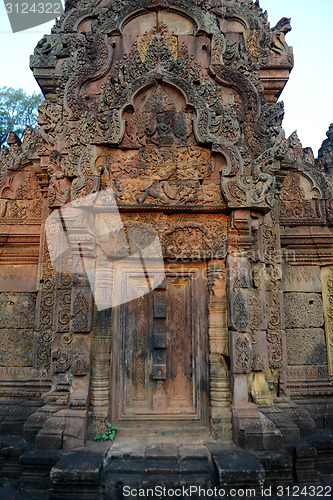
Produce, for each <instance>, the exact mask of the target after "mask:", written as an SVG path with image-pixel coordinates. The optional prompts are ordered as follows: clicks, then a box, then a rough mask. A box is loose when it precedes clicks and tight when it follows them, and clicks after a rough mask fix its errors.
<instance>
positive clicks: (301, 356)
mask: <svg viewBox="0 0 333 500" xmlns="http://www.w3.org/2000/svg"><path fill="white" fill-rule="evenodd" d="M286 340H287V356H288V363H289V364H290V365H311V364H323V363H326V360H327V352H326V342H325V332H324V330H323V329H322V328H297V329H294V330H286Z"/></svg>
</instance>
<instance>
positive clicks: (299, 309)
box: [284, 292, 324, 329]
mask: <svg viewBox="0 0 333 500" xmlns="http://www.w3.org/2000/svg"><path fill="white" fill-rule="evenodd" d="M284 312H285V322H286V328H288V329H289V328H311V327H314V328H320V327H322V326H323V324H324V313H323V303H322V299H321V296H320V295H319V294H317V293H296V292H289V293H285V294H284Z"/></svg>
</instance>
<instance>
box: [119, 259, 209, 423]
mask: <svg viewBox="0 0 333 500" xmlns="http://www.w3.org/2000/svg"><path fill="white" fill-rule="evenodd" d="M157 274H158V271H156V275H157ZM122 280H123V281H122V288H123V290H132V292H131V293H133V296H136V297H137V296H138V295H139V294H140V292H141V291H142V292H144V291H145V290H146V287H147V282H146V279H145V277H142V276H141V277H140V276H137V275H136V272H135V269H127V270H125V272H124V270H123V272H122ZM138 292H139V293H138ZM113 338H114V343H113V353H114V362H113V377H112V379H113V387H112V408H113V412H112V419H113V421H117V422H120V421H123V422H124V421H131V420H135V421H149V420H169V421H179V420H190V421H199V422H201V423H206V421H207V411H206V410H207V401H208V399H207V390H208V389H207V386H208V380H207V378H208V377H207V366H208V359H207V281H206V276H205V264H203V263H200V264H198V263H195V264H189V265H181V266H178V265H177V266H176V265H174V264H173V265H170V266H169V267H167V268H166V278H165V280H164V281H163V283H162V284H161V285H159V286H158V287H157V288H155V289H154V290H152V291H151V292H149V293H147V294H145V295H142V296H141V297H139V298H136V299H135V300H132V301H130V302H127V303H125V304H123V305H122V306H119V307H117V308H115V310H114V311H113Z"/></svg>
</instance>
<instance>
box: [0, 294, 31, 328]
mask: <svg viewBox="0 0 333 500" xmlns="http://www.w3.org/2000/svg"><path fill="white" fill-rule="evenodd" d="M35 302H36V296H35V295H33V294H31V293H13V292H8V293H0V310H1V316H0V328H32V326H33V322H34V317H35Z"/></svg>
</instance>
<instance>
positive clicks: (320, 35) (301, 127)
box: [0, 0, 333, 156]
mask: <svg viewBox="0 0 333 500" xmlns="http://www.w3.org/2000/svg"><path fill="white" fill-rule="evenodd" d="M260 5H261V7H262V8H263V9H264V10H267V11H268V19H269V21H270V23H271V26H274V25H275V24H276V23H277V22H278V21H279V20H280V19H281V18H282V17H291V25H292V28H293V29H292V31H291V32H290V33H288V34H287V36H286V41H287V43H288V45H291V46H293V48H294V56H295V66H294V69H293V71H292V72H291V75H290V78H289V81H288V83H287V85H286V87H285V89H284V91H283V92H282V95H281V97H280V100H283V101H284V103H285V119H284V122H283V127H284V129H285V131H286V135H287V137H288V136H289V135H290V134H291V133H292V132H293V131H294V130H297V132H298V135H299V138H300V140H301V142H302V144H303V147H306V146H310V147H312V149H313V151H314V154H315V156H316V154H317V151H318V149H319V147H320V146H321V143H322V141H323V140H324V139H325V138H326V135H325V134H326V131H327V130H328V127H329V125H330V123H332V122H333V90H332V87H333V64H332V61H333V0H316V1H315V2H314V1H313V0H260ZM53 24H54V21H51V22H49V23H46V24H43V25H40V26H37V27H35V28H31V29H29V30H26V31H21V32H19V33H15V34H13V33H12V32H11V27H10V24H9V20H8V17H7V14H6V10H5V7H4V3H3V2H1V0H0V47H1V48H2V51H1V68H2V69H1V74H0V87H2V86H6V87H14V88H23V90H25V91H26V92H28V93H32V92H34V91H36V92H38V91H39V90H40V89H39V87H38V84H37V82H36V81H35V79H34V77H33V75H32V72H31V70H30V69H29V56H30V55H31V54H32V53H33V50H34V48H35V46H36V44H37V42H38V41H39V40H40V39H41V38H42V36H43V35H44V34H45V33H50V31H51V28H52V26H53Z"/></svg>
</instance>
